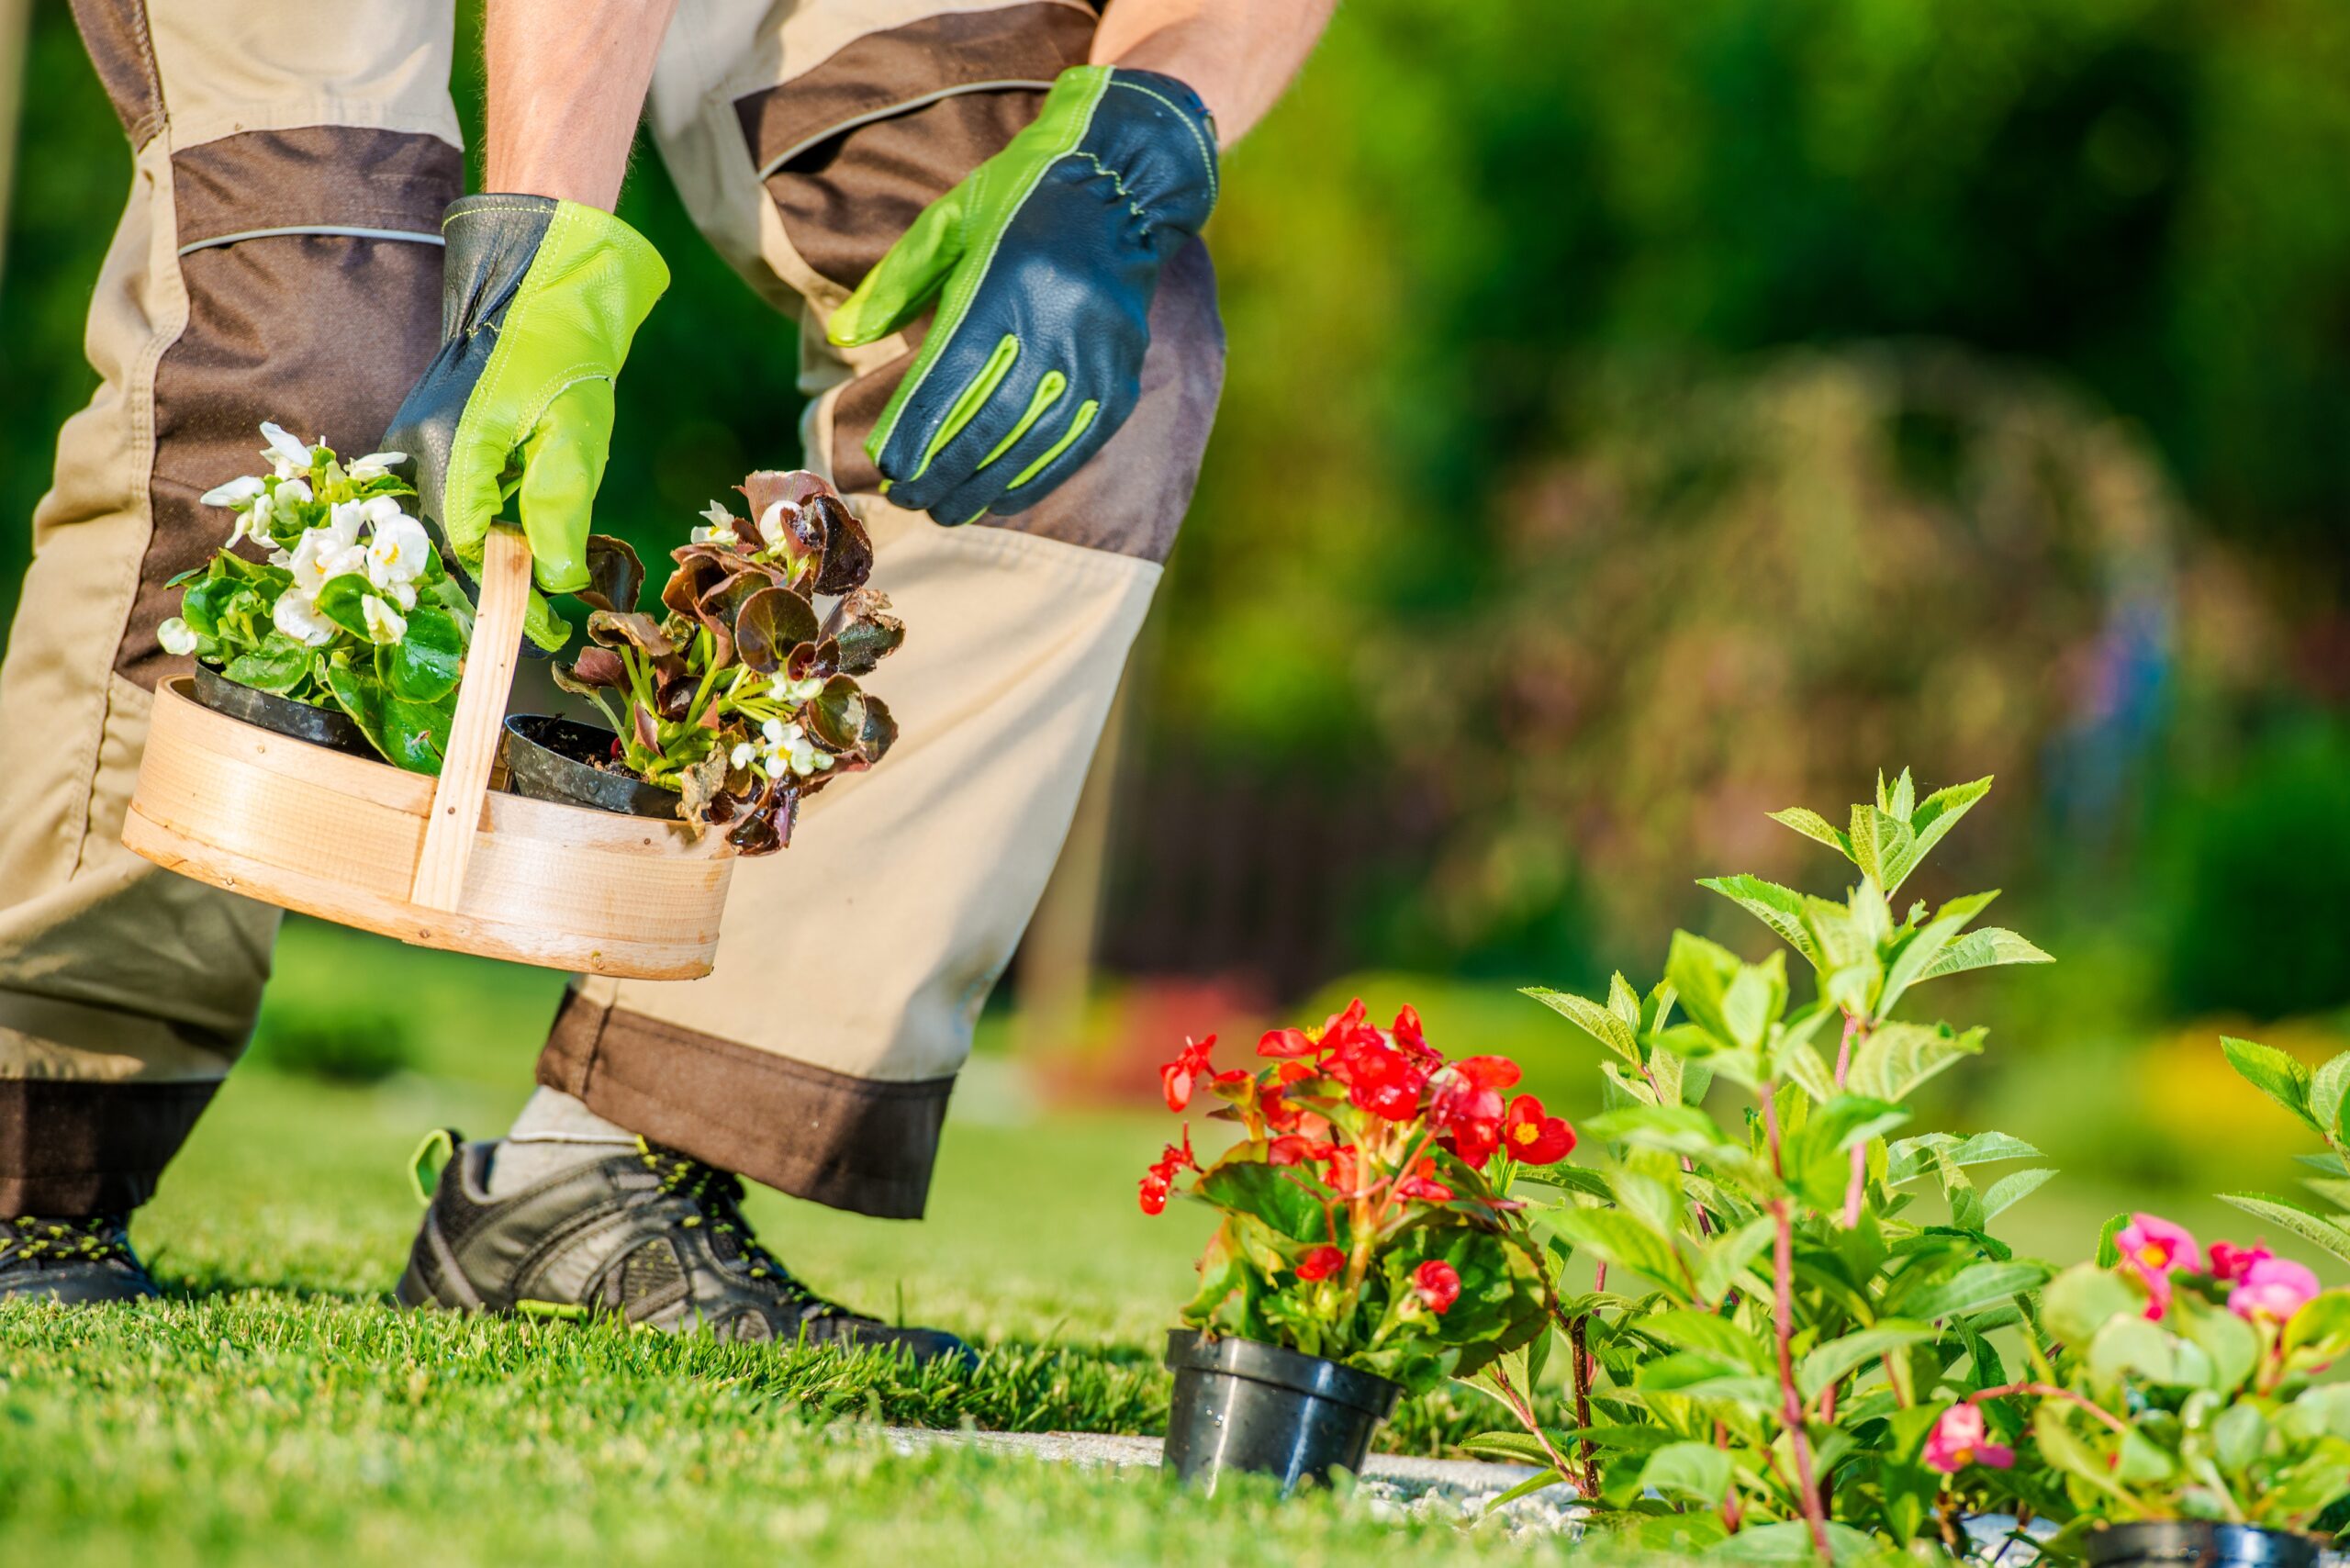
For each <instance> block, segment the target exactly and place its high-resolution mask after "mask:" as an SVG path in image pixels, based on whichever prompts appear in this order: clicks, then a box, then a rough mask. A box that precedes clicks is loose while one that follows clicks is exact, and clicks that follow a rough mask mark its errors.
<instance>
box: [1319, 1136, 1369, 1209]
mask: <svg viewBox="0 0 2350 1568" xmlns="http://www.w3.org/2000/svg"><path fill="white" fill-rule="evenodd" d="M1322 1180H1323V1181H1324V1182H1327V1183H1328V1184H1329V1188H1330V1191H1332V1192H1334V1193H1337V1194H1338V1195H1339V1196H1340V1197H1342V1198H1351V1197H1353V1196H1354V1195H1355V1188H1356V1186H1357V1185H1358V1183H1359V1182H1360V1177H1359V1175H1358V1173H1357V1169H1356V1165H1355V1146H1354V1145H1352V1144H1350V1143H1342V1144H1340V1145H1339V1146H1338V1147H1337V1148H1334V1149H1332V1150H1331V1151H1330V1169H1329V1170H1328V1171H1327V1172H1326V1173H1325V1174H1324V1176H1323V1178H1322Z"/></svg>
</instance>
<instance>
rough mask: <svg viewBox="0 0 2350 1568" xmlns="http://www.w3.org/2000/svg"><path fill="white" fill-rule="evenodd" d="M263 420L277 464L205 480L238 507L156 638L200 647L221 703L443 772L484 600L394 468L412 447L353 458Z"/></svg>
mask: <svg viewBox="0 0 2350 1568" xmlns="http://www.w3.org/2000/svg"><path fill="white" fill-rule="evenodd" d="M261 430H262V435H263V438H264V439H265V440H267V442H269V444H268V446H267V447H265V448H263V452H262V455H263V457H265V458H267V459H269V461H270V467H271V471H270V472H269V473H267V474H263V475H254V476H246V477H243V478H238V479H232V480H230V481H229V483H228V484H225V485H222V486H220V487H218V488H217V489H214V490H211V491H208V492H207V493H206V495H205V496H204V498H203V499H204V502H205V504H206V505H207V506H217V507H224V508H226V509H228V510H230V511H232V512H234V513H235V514H236V523H235V526H234V528H233V529H232V530H231V531H230V532H229V537H228V540H227V541H226V542H225V543H223V544H222V545H221V546H220V548H219V549H218V550H217V551H215V552H214V554H213V555H212V558H211V560H210V561H208V562H207V563H206V564H205V565H204V566H200V567H198V568H196V570H194V571H190V572H185V573H182V574H181V575H180V576H179V577H175V578H173V586H175V587H179V588H182V590H183V591H182V593H181V596H180V613H179V614H177V615H175V616H173V617H172V618H171V619H170V620H168V621H165V622H163V623H162V626H160V627H159V628H158V629H157V637H158V639H159V640H160V641H161V642H162V646H163V648H164V650H165V651H166V652H169V653H173V654H180V655H194V656H195V659H196V682H195V694H196V700H198V701H200V702H202V703H203V704H204V705H205V706H207V707H208V708H212V709H214V710H216V711H219V712H224V713H227V714H229V715H230V716H232V717H234V718H239V719H243V720H245V721H247V722H251V723H255V724H259V725H261V726H263V728H265V729H270V730H274V731H275V732H276V733H278V734H285V735H290V736H293V737H295V738H297V739H299V740H305V741H311V742H314V743H317V744H319V745H329V746H333V747H336V748H337V749H340V750H343V751H348V752H352V753H353V754H354V755H359V756H366V755H370V754H374V755H379V756H383V757H385V758H386V759H387V760H389V761H391V762H394V763H397V765H398V766H400V767H405V768H408V769H409V770H410V771H413V772H418V773H429V774H437V773H439V772H440V770H441V757H442V753H443V752H444V751H445V750H446V748H447V746H448V742H449V724H450V721H451V720H452V718H453V716H454V714H455V711H456V689H457V677H458V674H459V671H460V669H461V668H462V666H463V665H464V655H465V647H466V644H467V642H468V641H469V639H470V637H471V634H472V629H473V607H472V604H471V603H470V602H469V601H468V600H467V599H466V598H465V595H464V589H463V588H460V587H459V586H458V584H457V582H456V581H455V579H454V578H453V577H451V576H450V575H449V573H448V571H447V569H446V568H445V567H443V566H442V564H441V558H440V556H439V555H438V554H435V552H434V551H433V548H432V544H431V539H430V538H429V537H428V536H427V535H426V533H425V532H424V525H423V524H422V523H420V522H419V521H417V520H416V519H415V518H413V517H410V516H409V515H408V513H407V512H406V511H404V510H401V505H400V498H402V497H405V496H411V495H414V494H415V493H416V492H415V490H414V489H413V488H411V487H409V486H408V484H407V483H406V482H405V481H404V480H402V479H401V478H400V477H399V476H397V475H396V474H394V473H393V472H392V471H391V470H392V465H395V464H397V463H399V462H401V461H403V458H402V454H399V453H397V452H375V453H369V454H367V455H366V456H364V457H361V458H358V459H356V460H354V461H353V462H352V463H351V464H349V465H344V464H343V463H342V461H341V459H340V458H339V457H338V456H337V454H335V452H334V450H333V448H331V447H329V446H326V445H324V444H322V443H319V442H302V441H299V440H297V439H296V438H295V437H294V436H293V435H291V434H290V433H288V432H287V431H285V430H283V429H281V428H280V427H278V426H277V425H274V424H263V426H262V427H261ZM245 542H250V544H251V546H252V554H241V553H240V552H239V550H238V548H237V546H238V545H239V544H240V543H245ZM256 557H259V558H256Z"/></svg>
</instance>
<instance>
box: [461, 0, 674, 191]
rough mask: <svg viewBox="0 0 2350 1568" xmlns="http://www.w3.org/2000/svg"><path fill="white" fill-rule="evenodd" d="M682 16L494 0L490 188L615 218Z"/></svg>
mask: <svg viewBox="0 0 2350 1568" xmlns="http://www.w3.org/2000/svg"><path fill="white" fill-rule="evenodd" d="M485 10H486V15H485V17H484V18H483V26H482V54H483V59H484V63H485V65H486V67H487V72H486V74H487V78H488V104H487V130H488V136H487V151H486V153H485V156H484V160H483V162H484V172H483V182H484V184H485V185H487V187H488V188H489V189H491V190H493V191H513V192H517V193H519V194H521V195H525V196H554V197H557V198H559V199H561V200H565V201H576V202H578V203H580V204H581V205H583V206H586V207H601V208H602V209H603V210H605V211H606V212H610V210H611V209H612V204H613V203H615V202H617V201H618V200H619V199H620V194H621V178H622V177H623V176H624V175H625V174H627V173H628V150H629V146H630V144H631V143H632V141H634V140H635V139H636V122H637V118H638V117H639V116H640V115H641V114H643V110H644V91H645V88H646V86H647V85H649V84H651V82H652V80H653V60H654V56H655V54H656V53H658V52H659V50H660V47H661V38H662V35H663V34H665V33H666V32H667V31H668V30H669V18H670V17H672V16H674V15H676V13H677V0H488V4H487V6H486V7H485Z"/></svg>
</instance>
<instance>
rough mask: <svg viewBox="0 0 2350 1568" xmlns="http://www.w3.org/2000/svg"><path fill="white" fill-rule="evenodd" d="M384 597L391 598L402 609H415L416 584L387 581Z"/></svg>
mask: <svg viewBox="0 0 2350 1568" xmlns="http://www.w3.org/2000/svg"><path fill="white" fill-rule="evenodd" d="M384 597H385V598H386V599H390V600H391V601H392V602H393V603H394V604H397V605H398V606H399V607H400V608H401V609H402V610H414V609H415V608H416V585H415V584H414V583H387V584H386V585H385V587H384Z"/></svg>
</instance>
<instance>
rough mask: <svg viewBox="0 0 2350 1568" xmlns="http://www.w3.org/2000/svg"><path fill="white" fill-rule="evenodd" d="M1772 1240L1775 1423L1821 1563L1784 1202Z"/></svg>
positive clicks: (1769, 1111) (1766, 1100) (1820, 1524)
mask: <svg viewBox="0 0 2350 1568" xmlns="http://www.w3.org/2000/svg"><path fill="white" fill-rule="evenodd" d="M1777 1087H1778V1085H1777V1084H1776V1083H1765V1084H1763V1085H1762V1126H1763V1130H1764V1135H1765V1136H1766V1137H1768V1138H1769V1139H1770V1144H1771V1170H1772V1171H1773V1173H1774V1175H1777V1176H1778V1177H1779V1178H1780V1180H1782V1181H1785V1178H1786V1169H1785V1161H1784V1159H1782V1158H1781V1154H1782V1151H1781V1148H1780V1141H1779V1103H1778V1096H1777V1094H1776V1093H1775V1092H1774V1091H1775V1090H1776V1089H1777ZM1771 1219H1772V1221H1773V1225H1774V1232H1775V1233H1774V1237H1773V1239H1772V1246H1771V1287H1772V1306H1771V1318H1772V1328H1773V1336H1774V1338H1776V1340H1777V1341H1778V1348H1779V1419H1780V1422H1781V1423H1782V1424H1783V1425H1785V1428H1787V1443H1788V1446H1789V1447H1791V1448H1792V1449H1794V1450H1795V1456H1796V1487H1797V1488H1798V1500H1799V1501H1800V1502H1801V1503H1802V1505H1803V1517H1804V1522H1805V1523H1806V1524H1808V1525H1809V1526H1810V1527H1811V1544H1812V1546H1813V1548H1814V1549H1815V1550H1816V1551H1818V1553H1819V1557H1820V1561H1821V1562H1827V1561H1828V1560H1829V1558H1830V1551H1829V1548H1828V1514H1827V1510H1826V1509H1825V1508H1823V1507H1822V1506H1820V1500H1819V1486H1818V1483H1817V1481H1815V1480H1814V1478H1813V1475H1812V1467H1811V1434H1810V1433H1809V1432H1808V1431H1807V1429H1806V1428H1805V1425H1804V1413H1803V1396H1802V1394H1798V1393H1797V1392H1796V1356H1795V1337H1796V1229H1795V1211H1794V1209H1793V1208H1792V1207H1791V1206H1790V1205H1789V1204H1788V1202H1787V1200H1786V1199H1785V1197H1778V1198H1774V1199H1773V1200H1772V1201H1771Z"/></svg>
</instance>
